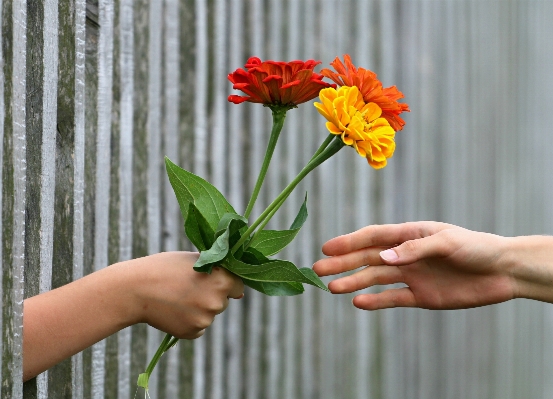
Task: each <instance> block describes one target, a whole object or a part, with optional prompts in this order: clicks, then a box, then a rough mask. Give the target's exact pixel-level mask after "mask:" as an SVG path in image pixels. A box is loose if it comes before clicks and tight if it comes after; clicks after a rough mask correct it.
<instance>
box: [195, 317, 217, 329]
mask: <svg viewBox="0 0 553 399" xmlns="http://www.w3.org/2000/svg"><path fill="white" fill-rule="evenodd" d="M213 319H214V317H213V316H211V315H203V316H199V317H197V318H196V320H195V321H194V330H196V331H200V330H205V329H206V328H208V327H209V326H210V325H211V323H213Z"/></svg>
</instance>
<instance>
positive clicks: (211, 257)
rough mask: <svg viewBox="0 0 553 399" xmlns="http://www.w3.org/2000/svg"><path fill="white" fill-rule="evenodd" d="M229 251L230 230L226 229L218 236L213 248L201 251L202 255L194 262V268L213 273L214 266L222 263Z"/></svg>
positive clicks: (198, 270)
mask: <svg viewBox="0 0 553 399" xmlns="http://www.w3.org/2000/svg"><path fill="white" fill-rule="evenodd" d="M229 251H230V246H229V231H228V230H226V231H225V232H224V233H223V234H221V235H220V236H219V237H217V239H216V240H215V242H214V243H213V245H212V246H211V248H209V249H208V250H206V251H202V252H200V257H199V258H198V260H197V261H196V263H194V270H196V271H197V272H204V273H209V274H211V270H212V269H213V266H216V265H218V264H220V263H221V262H222V261H223V259H225V258H226V256H227V255H228V253H229Z"/></svg>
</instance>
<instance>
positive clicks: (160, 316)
mask: <svg viewBox="0 0 553 399" xmlns="http://www.w3.org/2000/svg"><path fill="white" fill-rule="evenodd" d="M198 256H199V254H197V253H193V252H165V253H159V254H156V255H151V256H147V257H145V258H140V259H135V260H134V261H131V262H133V263H136V264H135V265H133V264H130V263H129V264H128V265H127V267H128V268H129V270H128V272H130V273H133V269H134V271H135V272H136V276H135V277H134V279H133V281H134V288H135V298H136V299H135V303H134V304H135V312H136V313H135V320H133V323H132V324H134V323H138V322H144V323H148V324H149V325H151V326H153V327H156V328H158V329H160V330H162V331H164V332H166V333H168V334H171V335H173V336H175V337H177V338H185V339H194V338H198V337H200V336H201V335H202V334H203V333H204V331H205V329H206V328H207V327H209V326H210V325H211V323H212V322H213V319H214V318H215V316H216V315H218V314H219V313H221V312H223V311H224V310H225V309H226V308H227V306H228V303H229V298H235V299H239V298H241V297H242V296H243V295H244V283H243V282H242V280H241V279H240V278H239V277H237V276H235V275H233V274H231V273H229V272H227V271H226V270H225V269H223V268H220V267H214V268H213V272H212V273H211V274H206V273H198V272H196V271H195V270H194V269H193V268H192V267H193V266H194V263H195V262H196V260H197V259H198ZM135 268H136V269H135Z"/></svg>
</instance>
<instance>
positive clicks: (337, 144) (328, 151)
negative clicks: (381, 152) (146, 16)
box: [231, 138, 345, 253]
mask: <svg viewBox="0 0 553 399" xmlns="http://www.w3.org/2000/svg"><path fill="white" fill-rule="evenodd" d="M344 145H345V144H344V143H343V142H342V140H341V139H340V138H338V139H337V140H334V141H333V142H332V144H330V145H329V146H327V148H325V150H324V151H323V152H321V153H320V154H319V155H318V156H317V157H315V158H314V159H312V160H311V161H310V162H309V163H308V164H307V165H306V166H305V167H304V168H303V169H302V170H301V172H300V173H298V175H297V176H296V177H295V178H294V180H292V182H290V184H288V185H287V186H286V188H285V189H284V190H282V192H281V193H280V194H279V195H278V197H276V198H275V200H274V201H273V202H271V204H270V205H269V206H268V207H267V209H265V211H263V213H262V214H261V215H260V216H259V217H258V218H257V219H256V220H255V222H253V224H252V225H251V226H250V227H249V228H248V230H246V231H245V232H244V234H243V235H242V237H241V238H240V240H238V242H237V243H236V244H235V245H234V246H233V247H232V249H231V252H232V253H235V252H236V251H237V250H238V248H240V245H242V244H243V243H244V241H246V240H247V239H248V237H249V236H250V234H252V233H253V232H254V230H255V229H256V228H257V226H259V225H260V224H261V223H262V222H264V221H265V219H267V221H268V220H269V219H270V218H269V217H268V216H269V215H271V216H272V215H274V212H273V210H274V209H275V208H276V209H278V208H279V207H280V206H281V205H282V204H283V203H284V200H285V199H286V198H287V197H288V195H290V193H291V192H292V190H294V188H296V186H297V185H298V184H299V183H300V182H301V181H302V180H303V178H304V177H305V176H307V175H308V174H309V172H311V171H312V170H313V169H315V168H316V167H317V166H319V165H320V164H322V163H323V162H324V161H326V160H327V159H328V158H330V157H331V156H333V155H334V154H336V153H337V152H338V151H340V149H342V147H343V146H344Z"/></svg>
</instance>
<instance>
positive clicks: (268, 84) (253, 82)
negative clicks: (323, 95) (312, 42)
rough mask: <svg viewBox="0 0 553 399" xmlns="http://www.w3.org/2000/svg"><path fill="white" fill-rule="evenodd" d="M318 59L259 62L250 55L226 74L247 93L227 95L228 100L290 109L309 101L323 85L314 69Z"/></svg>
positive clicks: (237, 88)
mask: <svg viewBox="0 0 553 399" xmlns="http://www.w3.org/2000/svg"><path fill="white" fill-rule="evenodd" d="M317 64H320V61H315V60H308V61H305V62H304V61H290V62H279V61H261V60H260V59H259V58H257V57H250V58H249V59H248V62H247V63H246V65H245V66H244V67H245V68H246V70H244V69H242V68H239V69H237V70H236V71H234V72H233V73H230V74H229V75H228V79H229V80H230V81H231V82H232V83H233V84H234V85H233V88H234V89H236V90H240V91H242V92H244V93H245V94H247V96H237V95H230V96H229V97H228V100H229V101H231V102H233V103H235V104H240V103H242V102H244V101H249V102H252V103H261V104H265V105H276V106H284V107H289V108H293V107H295V106H296V105H298V104H301V103H304V102H306V101H309V100H312V99H314V98H315V97H317V96H318V95H319V91H320V90H321V89H324V88H326V87H336V85H334V84H330V83H326V82H323V80H322V79H323V76H322V75H319V74H318V73H315V72H313V68H315V65H317Z"/></svg>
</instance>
